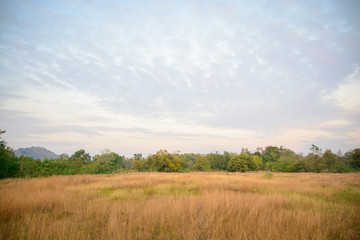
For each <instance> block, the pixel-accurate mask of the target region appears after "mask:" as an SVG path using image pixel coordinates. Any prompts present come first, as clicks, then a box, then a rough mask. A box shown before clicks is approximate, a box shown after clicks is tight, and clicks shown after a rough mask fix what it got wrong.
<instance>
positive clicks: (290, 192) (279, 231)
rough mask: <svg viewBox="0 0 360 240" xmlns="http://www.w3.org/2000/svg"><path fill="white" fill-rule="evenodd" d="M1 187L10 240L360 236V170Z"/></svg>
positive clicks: (0, 229)
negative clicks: (357, 171) (270, 176)
mask: <svg viewBox="0 0 360 240" xmlns="http://www.w3.org/2000/svg"><path fill="white" fill-rule="evenodd" d="M264 174H265V173H263V172H262V173H241V174H237V173H234V174H226V173H181V174H179V173H137V174H124V175H96V176H91V175H79V176H53V177H48V178H39V179H5V180H2V181H0V238H1V239H262V240H263V239H359V236H360V174H359V173H351V174H314V173H289V174H286V173H274V175H273V177H272V178H271V179H267V178H264V177H263V176H264Z"/></svg>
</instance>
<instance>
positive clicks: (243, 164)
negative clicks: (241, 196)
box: [227, 153, 250, 172]
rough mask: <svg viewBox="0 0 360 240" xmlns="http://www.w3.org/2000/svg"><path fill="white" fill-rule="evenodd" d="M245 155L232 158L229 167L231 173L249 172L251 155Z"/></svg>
mask: <svg viewBox="0 0 360 240" xmlns="http://www.w3.org/2000/svg"><path fill="white" fill-rule="evenodd" d="M245 154H246V153H245ZM245 154H244V155H243V154H241V155H237V156H232V157H231V159H230V161H229V162H228V167H227V169H228V171H229V172H246V171H248V170H249V167H248V165H247V158H250V157H249V155H247V154H246V155H245Z"/></svg>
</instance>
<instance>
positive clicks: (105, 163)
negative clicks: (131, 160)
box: [93, 149, 123, 173]
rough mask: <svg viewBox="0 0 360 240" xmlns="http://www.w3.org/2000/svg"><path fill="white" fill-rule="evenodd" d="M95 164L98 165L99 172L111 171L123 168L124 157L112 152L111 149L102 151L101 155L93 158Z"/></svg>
mask: <svg viewBox="0 0 360 240" xmlns="http://www.w3.org/2000/svg"><path fill="white" fill-rule="evenodd" d="M93 164H95V165H96V167H97V169H98V170H97V173H110V172H113V171H115V170H118V169H120V168H122V166H123V157H120V156H119V155H118V154H117V153H114V152H111V151H110V150H109V149H105V150H103V151H101V154H100V155H96V156H94V158H93Z"/></svg>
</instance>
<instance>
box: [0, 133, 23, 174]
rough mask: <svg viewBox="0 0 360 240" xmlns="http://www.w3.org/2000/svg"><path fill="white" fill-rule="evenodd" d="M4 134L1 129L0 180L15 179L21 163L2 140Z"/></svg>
mask: <svg viewBox="0 0 360 240" xmlns="http://www.w3.org/2000/svg"><path fill="white" fill-rule="evenodd" d="M4 133H5V131H2V130H1V129H0V178H7V177H15V176H16V175H17V174H18V173H19V163H18V161H17V157H16V156H15V154H14V152H13V150H12V149H11V148H10V147H8V146H7V145H6V142H5V141H4V140H1V134H4Z"/></svg>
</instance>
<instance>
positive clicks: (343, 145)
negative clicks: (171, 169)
mask: <svg viewBox="0 0 360 240" xmlns="http://www.w3.org/2000/svg"><path fill="white" fill-rule="evenodd" d="M359 68H360V1H357V0H354V1H346V0H338V1H331V0H329V1H312V0H311V1H310V0H309V1H288V0H277V1H253V0H249V1H240V0H234V1H220V0H199V1H195V0H193V1H190V0H183V1H180V0H179V1H170V0H164V1H161V0H157V1H152V0H143V1H137V0H128V1H100V0H99V1H85V0H84V1H74V0H71V1H65V0H59V1H56V0H51V1H48V0H44V1H31V0H30V1H29V0H28V1H25V0H24V1H21V0H11V1H10V0H2V1H1V2H0V128H1V129H3V130H6V131H7V132H6V134H5V135H3V136H2V137H3V138H4V139H5V140H6V141H7V142H8V144H9V145H10V146H11V147H13V148H14V149H17V148H20V147H30V146H43V147H46V148H48V149H50V150H52V151H54V152H55V153H63V152H65V153H70V154H71V153H73V152H74V151H76V150H78V149H80V148H83V149H85V150H86V151H88V152H90V153H92V154H96V153H98V152H99V151H100V150H101V149H104V148H109V149H111V150H113V151H115V152H118V153H121V154H125V155H126V154H132V153H137V152H141V153H144V154H146V153H153V152H155V151H156V150H158V149H164V148H165V149H168V150H169V151H174V150H180V151H181V152H200V153H206V152H213V151H217V150H218V151H224V150H225V151H235V152H239V151H240V150H241V148H243V147H247V148H249V149H250V150H254V149H255V148H256V147H261V146H267V145H277V146H280V145H283V146H285V147H288V148H291V149H293V150H294V151H296V152H303V153H307V152H308V149H309V148H310V146H311V144H313V143H314V144H316V145H318V146H320V147H321V148H323V149H327V148H329V149H332V150H333V151H337V150H339V149H340V150H342V151H343V152H345V151H347V150H349V149H353V148H355V147H359V145H360V72H359V71H360V70H359Z"/></svg>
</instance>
